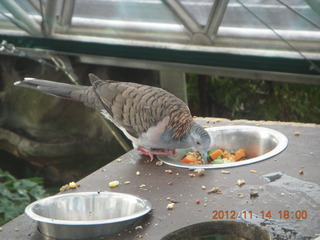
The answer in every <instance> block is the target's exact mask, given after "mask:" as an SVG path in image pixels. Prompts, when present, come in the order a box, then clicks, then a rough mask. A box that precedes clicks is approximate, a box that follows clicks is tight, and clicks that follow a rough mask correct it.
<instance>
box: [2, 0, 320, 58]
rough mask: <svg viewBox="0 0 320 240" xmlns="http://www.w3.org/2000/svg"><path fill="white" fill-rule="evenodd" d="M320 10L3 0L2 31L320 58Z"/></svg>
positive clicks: (319, 5)
mask: <svg viewBox="0 0 320 240" xmlns="http://www.w3.org/2000/svg"><path fill="white" fill-rule="evenodd" d="M308 2H312V7H311V6H310V5H309V4H308ZM319 14H320V2H319V1H311V0H268V1H266V0H229V1H227V0H162V1H161V0H90V1H88V0H55V1H53V0H52V1H51V0H41V1H39V0H1V1H0V25H1V28H0V36H2V39H4V40H5V39H6V36H19V37H20V36H32V37H36V38H42V37H45V39H51V40H53V41H56V40H63V41H74V42H79V43H88V44H92V43H97V44H105V45H108V44H109V45H113V44H114V45H119V46H129V47H147V48H154V49H171V50H174V51H189V52H197V53H202V54H208V53H210V54H229V55H230V54H233V55H237V56H250V57H251V56H253V57H275V58H288V59H289V58H290V59H299V60H301V59H302V60H306V59H307V60H310V59H311V60H317V61H319V60H320V47H319V46H320V15H319ZM50 46H51V45H49V46H48V47H50ZM54 47H55V45H52V48H54ZM65 51H68V49H65ZM194 60H195V61H196V59H194Z"/></svg>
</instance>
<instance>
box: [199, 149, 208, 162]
mask: <svg viewBox="0 0 320 240" xmlns="http://www.w3.org/2000/svg"><path fill="white" fill-rule="evenodd" d="M200 154H201V156H202V159H203V160H202V161H203V164H206V163H207V151H201V152H200Z"/></svg>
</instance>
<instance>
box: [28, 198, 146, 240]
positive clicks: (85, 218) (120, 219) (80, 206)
mask: <svg viewBox="0 0 320 240" xmlns="http://www.w3.org/2000/svg"><path fill="white" fill-rule="evenodd" d="M150 210H151V204H150V202H149V201H147V200H144V199H141V198H139V197H136V196H133V195H130V194H124V193H114V192H100V193H97V192H82V193H70V194H61V195H56V196H52V197H48V198H44V199H41V200H38V201H36V202H33V203H31V204H30V205H29V206H27V207H26V209H25V213H26V214H27V215H28V216H29V217H30V218H32V219H34V220H36V221H37V222H38V228H39V230H40V232H41V233H43V234H44V235H47V236H49V237H54V238H58V239H81V238H92V237H98V236H110V235H113V234H115V233H118V232H121V231H122V230H124V229H125V228H127V227H129V226H130V225H132V224H134V223H135V222H136V221H137V220H138V218H140V217H142V216H143V215H145V214H147V213H148V212H149V211H150Z"/></svg>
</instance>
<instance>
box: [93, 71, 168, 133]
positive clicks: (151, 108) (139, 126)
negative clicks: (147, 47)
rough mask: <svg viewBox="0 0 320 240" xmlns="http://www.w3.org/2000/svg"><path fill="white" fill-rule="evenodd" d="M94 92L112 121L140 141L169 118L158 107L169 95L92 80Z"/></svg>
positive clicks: (145, 87)
mask: <svg viewBox="0 0 320 240" xmlns="http://www.w3.org/2000/svg"><path fill="white" fill-rule="evenodd" d="M90 80H91V83H92V86H93V90H94V92H95V93H96V95H97V97H98V98H99V99H100V100H101V103H102V105H103V108H104V110H105V111H107V113H108V114H109V115H110V118H111V120H112V121H113V122H114V123H115V124H116V125H117V126H118V127H121V128H123V129H125V130H126V131H127V132H128V133H129V134H130V135H131V136H133V137H135V138H139V137H140V136H141V135H142V134H143V133H145V132H147V131H148V129H150V128H151V127H152V126H156V125H157V123H159V122H160V121H161V120H163V119H164V118H165V117H166V116H167V112H166V111H165V106H164V105H163V104H159V101H160V102H161V96H162V95H166V93H167V92H166V91H164V90H162V89H160V88H156V87H151V86H146V85H142V84H137V83H127V82H116V81H102V80H100V79H99V78H94V79H93V77H92V76H90Z"/></svg>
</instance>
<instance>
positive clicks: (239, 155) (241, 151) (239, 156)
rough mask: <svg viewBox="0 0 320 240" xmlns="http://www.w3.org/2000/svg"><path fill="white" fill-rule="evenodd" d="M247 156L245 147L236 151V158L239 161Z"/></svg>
mask: <svg viewBox="0 0 320 240" xmlns="http://www.w3.org/2000/svg"><path fill="white" fill-rule="evenodd" d="M245 157H246V151H245V150H244V149H243V148H240V149H239V150H238V151H236V154H235V158H234V160H235V161H236V162H237V161H240V160H241V159H242V158H245Z"/></svg>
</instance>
